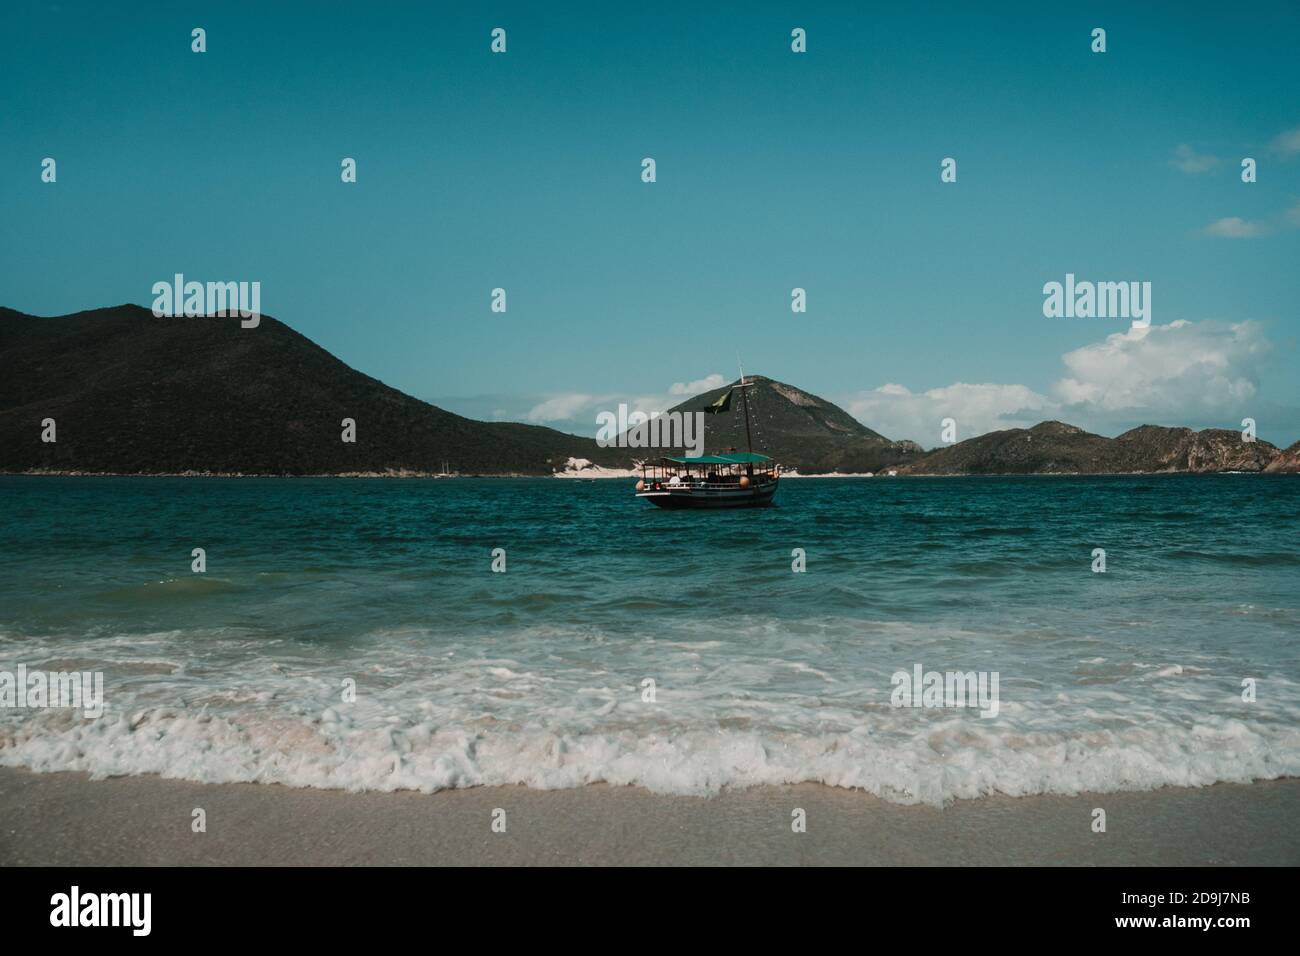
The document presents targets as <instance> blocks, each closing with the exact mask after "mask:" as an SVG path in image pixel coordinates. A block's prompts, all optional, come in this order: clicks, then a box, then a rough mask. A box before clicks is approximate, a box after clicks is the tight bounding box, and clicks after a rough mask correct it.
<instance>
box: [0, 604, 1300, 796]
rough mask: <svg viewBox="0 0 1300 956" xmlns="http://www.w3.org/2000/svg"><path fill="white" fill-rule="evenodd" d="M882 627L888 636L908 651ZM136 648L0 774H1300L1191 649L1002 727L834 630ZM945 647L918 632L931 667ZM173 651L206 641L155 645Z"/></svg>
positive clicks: (1055, 679) (31, 715)
mask: <svg viewBox="0 0 1300 956" xmlns="http://www.w3.org/2000/svg"><path fill="white" fill-rule="evenodd" d="M877 627H878V628H879V629H880V630H879V633H880V634H882V635H884V640H885V641H887V642H888V643H891V644H892V643H894V642H896V641H898V640H899V639H900V638H904V637H910V638H911V639H913V640H919V639H920V635H919V634H916V633H913V632H912V631H910V630H907V629H891V628H889V627H885V626H882V625H879V624H878V625H877ZM153 637H154V640H153V641H152V642H149V641H146V642H145V644H146V646H148V647H149V653H148V654H147V655H140V653H139V652H140V650H141V649H142V648H141V639H140V638H136V639H134V641H126V640H120V641H119V640H100V641H81V642H79V643H78V647H77V650H78V652H79V656H78V658H77V663H78V665H79V666H81V667H83V668H86V667H91V666H101V667H103V668H104V669H105V670H106V672H107V674H108V675H109V676H108V690H107V695H106V698H107V704H106V711H105V713H104V715H103V716H102V717H100V718H98V719H86V718H84V717H83V716H81V714H80V713H78V712H73V711H68V710H17V709H13V708H5V709H0V765H5V766H11V767H25V768H28V769H31V770H35V771H64V770H76V771H84V772H87V773H90V774H91V775H92V776H95V777H107V776H118V775H133V774H159V775H162V776H165V777H172V778H181V779H187V780H194V781H201V782H258V783H278V784H282V785H286V786H291V787H315V788H326V789H342V790H353V791H357V790H377V791H392V790H417V791H423V792H432V791H436V790H442V789H448V788H460V787H472V786H487V785H504V784H520V785H524V786H528V787H533V788H542V789H556V788H568V787H578V786H583V785H586V784H591V783H608V784H615V785H636V786H641V787H645V788H647V789H650V790H652V791H656V792H661V793H674V794H698V795H707V794H712V793H716V792H718V791H719V790H722V789H724V788H743V787H752V786H758V785H764V784H794V783H803V782H817V783H822V784H826V785H830V786H835V787H844V788H854V789H860V790H864V791H867V792H869V793H872V794H875V795H877V796H879V797H882V798H884V799H886V800H889V801H892V802H896V803H903V804H916V803H921V804H930V805H942V804H944V803H946V802H948V801H951V800H954V799H968V798H978V797H982V796H986V795H989V794H995V793H1001V794H1007V795H1010V796H1021V795H1028V794H1041V793H1058V794H1075V793H1080V792H1084V791H1096V792H1112V791H1118V790H1148V789H1154V788H1157V787H1161V786H1199V785H1207V784H1212V783H1216V782H1221V781H1224V782H1248V781H1251V780H1262V779H1275V778H1279V777H1288V776H1300V685H1297V684H1295V683H1292V682H1290V681H1288V680H1287V679H1285V678H1283V677H1281V676H1278V675H1271V676H1269V675H1265V676H1263V677H1262V678H1261V681H1260V683H1261V686H1264V687H1266V688H1267V693H1266V694H1261V695H1260V696H1261V700H1260V701H1259V702H1256V703H1250V704H1247V703H1245V702H1243V701H1241V700H1240V697H1239V690H1238V689H1237V688H1236V682H1235V678H1234V679H1233V680H1232V681H1229V680H1227V679H1226V678H1225V676H1224V675H1223V674H1222V673H1220V672H1218V671H1217V670H1216V669H1215V668H1213V667H1209V666H1205V662H1204V661H1197V662H1195V663H1194V662H1193V661H1192V660H1190V659H1188V660H1184V661H1183V662H1181V663H1180V662H1173V661H1168V660H1158V659H1157V660H1136V661H1131V660H1123V661H1121V660H1113V659H1110V658H1099V657H1094V656H1086V657H1085V656H1076V657H1075V658H1074V659H1073V663H1072V665H1071V667H1070V673H1069V676H1068V677H1067V678H1065V679H1064V680H1063V679H1062V678H1061V677H1060V676H1059V675H1060V674H1061V673H1062V670H1061V669H1060V668H1053V669H1052V670H1050V671H1048V670H1042V671H1041V672H1039V673H1037V674H1028V673H1025V674H1021V675H1020V676H1017V675H1015V674H1008V673H1004V674H1003V675H1002V677H1003V680H1002V686H1001V694H1000V698H1001V699H1000V711H999V713H998V716H996V717H994V718H984V717H981V716H979V712H978V711H976V710H973V709H972V710H960V709H951V708H949V709H944V708H934V709H912V708H896V707H892V706H890V690H891V685H890V681H889V671H890V668H891V667H895V666H899V665H901V664H905V661H903V660H899V661H896V662H893V663H891V664H890V665H889V666H883V665H882V666H876V665H865V664H862V663H859V665H858V666H856V667H854V668H849V667H847V666H845V664H844V660H843V659H842V658H841V659H840V660H839V664H838V666H836V667H827V666H826V663H825V661H823V660H819V657H824V656H825V655H826V654H827V653H829V651H828V648H830V647H831V646H832V645H834V644H835V642H836V639H835V638H834V637H826V638H823V639H822V640H820V641H808V640H807V639H806V638H805V639H804V642H803V646H804V649H805V651H806V652H807V653H806V655H805V656H806V659H792V658H791V657H790V655H788V654H781V653H776V650H777V648H776V647H775V646H774V645H773V644H771V643H770V642H764V641H762V640H761V639H760V637H761V633H760V632H759V631H757V630H754V631H751V632H749V637H750V639H751V641H752V642H753V644H754V646H753V647H752V648H751V649H750V652H748V653H738V652H737V649H736V647H735V645H734V644H731V643H728V642H726V641H721V640H705V639H700V640H689V641H644V640H635V639H628V638H616V637H609V636H606V637H605V638H604V639H602V640H600V641H593V640H592V639H591V635H590V634H589V633H588V634H585V635H579V634H578V633H577V632H575V633H573V634H567V633H559V632H554V631H551V632H548V633H547V635H546V640H539V635H537V634H536V633H529V634H527V635H520V636H519V640H518V641H517V642H515V645H514V646H513V648H512V650H514V651H519V650H522V649H523V648H524V647H525V646H536V645H537V644H543V645H544V646H545V647H546V650H545V652H544V653H542V654H541V655H540V656H538V657H537V658H532V659H530V658H526V657H524V656H523V655H522V654H514V655H501V654H491V653H484V652H483V650H482V649H480V648H479V647H478V644H479V643H481V642H467V643H466V644H464V645H461V646H455V647H444V648H439V649H438V651H437V652H431V650H430V649H429V648H428V647H427V646H426V645H425V641H424V640H423V636H422V634H421V632H419V631H418V630H404V629H391V630H388V631H385V632H383V633H379V634H375V635H372V637H371V640H370V642H369V644H368V645H367V647H368V649H367V650H365V651H362V650H359V649H358V648H357V647H353V648H351V649H349V651H348V653H347V654H345V655H342V656H340V657H339V658H337V659H333V660H329V659H326V658H324V656H323V655H321V654H320V653H318V652H317V653H312V654H303V653H301V650H302V649H301V648H298V652H297V653H295V648H294V645H293V644H292V642H286V644H285V645H283V646H280V647H277V648H274V649H270V648H268V647H267V646H266V645H265V643H262V644H259V645H256V647H254V645H253V644H252V643H250V642H246V641H243V640H241V639H239V638H238V636H237V635H230V636H229V637H228V639H227V640H226V641H224V642H222V641H214V640H212V639H211V636H209V637H208V640H206V641H205V642H196V641H195V640H193V635H192V634H184V633H183V632H182V633H178V634H176V635H154V636H153ZM701 637H702V635H701ZM954 637H957V635H953V634H949V635H936V634H935V633H933V632H931V633H929V635H928V638H929V640H930V642H931V644H930V646H929V648H928V650H929V652H930V653H931V655H937V653H938V652H937V651H936V650H935V648H936V647H937V646H939V644H940V643H947V644H950V645H951V643H952V641H953V639H954ZM579 638H581V639H579ZM180 640H184V641H185V643H186V644H187V645H188V646H190V647H191V648H193V647H195V646H196V645H197V646H204V647H207V648H208V649H209V651H208V653H207V654H206V655H198V656H191V657H190V658H189V659H188V660H184V661H182V660H181V659H179V657H178V656H169V654H168V652H169V651H174V649H175V643H176V642H177V641H180ZM961 643H962V644H964V645H972V644H977V643H978V639H977V638H972V637H971V636H970V635H964V636H962V640H961ZM1073 643H1077V642H1073ZM50 650H55V649H54V648H50ZM254 650H255V651H256V653H255V654H254V653H253V652H254ZM271 650H274V653H273V654H272V653H270V651H271ZM223 655H224V656H223ZM884 656H890V655H884ZM137 657H138V659H137ZM145 657H147V658H148V660H149V661H150V662H151V666H148V667H143V666H139V665H140V664H142V663H143V662H144V660H145ZM934 659H935V660H936V661H937V660H938V659H939V658H938V657H937V656H935V657H934ZM48 660H49V661H50V662H54V661H55V660H57V658H53V657H51V658H49V659H48ZM162 662H169V663H168V666H166V667H164V666H159V665H160V663H162ZM0 666H9V665H8V663H4V662H0ZM647 674H655V675H657V676H656V684H655V695H654V699H653V700H650V699H647V698H648V696H649V695H648V694H647V691H646V685H645V683H644V675H647ZM348 680H354V681H355V685H356V699H355V701H350V700H345V699H344V694H343V690H344V688H345V687H346V686H347V685H346V684H345V682H346V681H348Z"/></svg>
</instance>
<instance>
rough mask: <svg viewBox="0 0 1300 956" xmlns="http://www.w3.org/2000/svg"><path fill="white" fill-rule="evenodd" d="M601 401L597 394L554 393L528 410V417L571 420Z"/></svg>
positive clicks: (532, 420) (533, 418) (558, 420)
mask: <svg viewBox="0 0 1300 956" xmlns="http://www.w3.org/2000/svg"><path fill="white" fill-rule="evenodd" d="M599 401H600V399H599V398H598V397H597V396H595V395H588V394H586V393H585V392H569V393H568V394H565V395H554V396H552V397H551V398H548V399H546V400H545V401H543V402H539V403H537V404H536V405H534V406H533V407H532V408H530V409H529V410H528V415H527V418H528V420H529V421H530V422H561V421H569V420H571V419H572V418H573V417H574V416H575V415H577V414H578V412H580V411H581V410H582V409H584V408H587V407H589V406H592V405H594V404H596V403H598V402H599ZM593 417H594V416H593Z"/></svg>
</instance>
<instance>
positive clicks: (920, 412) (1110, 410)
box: [845, 321, 1270, 448]
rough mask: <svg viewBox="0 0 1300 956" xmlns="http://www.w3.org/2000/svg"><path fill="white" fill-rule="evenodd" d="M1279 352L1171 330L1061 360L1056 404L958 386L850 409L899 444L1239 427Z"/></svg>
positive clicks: (1211, 327)
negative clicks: (1049, 428)
mask: <svg viewBox="0 0 1300 956" xmlns="http://www.w3.org/2000/svg"><path fill="white" fill-rule="evenodd" d="M1269 350H1270V346H1269V344H1268V342H1267V341H1266V340H1265V339H1264V336H1263V333H1262V331H1261V329H1260V327H1259V325H1258V324H1257V323H1254V322H1238V323H1224V322H1209V321H1206V322H1187V321H1178V322H1172V323H1170V324H1169V325H1152V326H1149V327H1147V328H1132V327H1130V328H1128V329H1126V330H1125V331H1123V332H1117V333H1115V334H1113V335H1108V336H1107V337H1106V338H1105V339H1104V340H1103V341H1101V342H1097V343H1094V344H1092V345H1086V346H1084V347H1083V348H1079V349H1075V350H1074V351H1072V352H1067V353H1066V354H1065V355H1063V356H1062V357H1061V361H1062V364H1064V366H1065V371H1066V374H1065V375H1064V376H1063V377H1062V378H1060V379H1059V380H1057V381H1056V382H1055V383H1054V384H1053V385H1052V387H1051V388H1050V390H1049V394H1048V395H1043V394H1040V393H1038V392H1035V391H1034V390H1033V389H1031V388H1029V387H1027V386H1025V385H1004V384H991V383H985V384H980V385H973V384H966V383H964V382H958V383H956V384H954V385H948V386H945V387H942V388H932V389H929V390H928V391H925V392H912V391H911V390H909V389H908V388H906V387H904V386H902V385H897V384H888V385H882V386H880V387H879V388H876V389H873V390H871V391H866V392H860V393H858V394H856V395H854V396H851V397H850V398H849V399H848V400H847V401H846V403H845V407H846V409H847V410H848V412H849V413H850V414H852V415H853V416H854V417H855V418H857V419H858V420H859V421H861V422H863V423H864V424H865V425H867V426H868V427H870V428H873V429H875V430H876V431H879V432H880V433H881V434H883V435H887V436H889V437H890V438H911V439H913V440H914V441H918V442H920V443H921V444H922V445H924V446H925V447H927V448H929V447H933V446H935V445H937V444H939V433H940V422H941V421H942V420H943V419H944V418H952V419H954V420H955V421H956V422H957V437H958V439H959V440H961V439H966V438H971V437H974V436H975V435H981V434H984V433H985V432H990V431H998V430H1000V429H1004V428H1024V427H1027V426H1030V425H1034V424H1036V423H1037V422H1039V421H1042V420H1044V419H1059V420H1061V421H1066V422H1069V423H1070V424H1072V425H1078V426H1080V427H1081V428H1085V429H1087V430H1089V431H1097V432H1103V433H1114V432H1116V431H1121V430H1124V429H1126V428H1130V427H1132V426H1133V425H1138V424H1143V423H1152V424H1188V425H1191V424H1195V423H1197V422H1220V423H1222V422H1229V423H1231V422H1233V421H1234V420H1236V421H1239V420H1240V418H1241V416H1242V415H1243V414H1246V413H1249V412H1250V407H1249V406H1251V405H1252V403H1254V401H1255V397H1256V393H1257V391H1258V386H1259V371H1260V368H1261V366H1262V363H1263V361H1264V359H1265V357H1266V356H1267V354H1268V352H1269Z"/></svg>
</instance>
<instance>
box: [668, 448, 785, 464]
mask: <svg viewBox="0 0 1300 956" xmlns="http://www.w3.org/2000/svg"><path fill="white" fill-rule="evenodd" d="M663 460H664V461H671V462H674V463H676V464H678V465H756V464H758V463H759V462H763V461H771V460H772V459H771V458H769V457H768V456H767V455H756V454H754V453H753V452H744V451H739V452H728V453H727V454H725V455H701V456H700V457H699V458H669V457H665V458H664V459H663Z"/></svg>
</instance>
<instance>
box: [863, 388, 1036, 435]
mask: <svg viewBox="0 0 1300 956" xmlns="http://www.w3.org/2000/svg"><path fill="white" fill-rule="evenodd" d="M1052 407H1053V403H1052V401H1051V400H1050V399H1048V398H1047V397H1045V396H1043V395H1039V394H1038V393H1037V392H1035V391H1034V390H1033V389H1031V388H1028V387H1027V386H1024V385H994V384H981V385H975V384H967V383H965V382H957V383H956V384H953V385H947V386H944V387H943V388H932V389H929V390H928V391H925V392H913V391H911V390H910V389H908V388H906V387H904V386H902V385H896V384H889V385H882V386H880V387H879V388H877V389H873V390H872V391H869V392H860V393H859V394H857V395H856V396H854V397H853V398H851V399H849V401H848V404H847V406H846V408H845V410H846V411H847V412H848V413H849V414H850V415H852V416H853V417H854V418H856V419H858V421H860V422H863V423H864V424H866V425H867V426H868V427H870V428H872V429H874V430H875V431H878V432H880V433H881V434H882V435H886V436H888V437H889V438H910V439H912V440H913V441H916V442H919V443H920V444H922V445H924V446H925V447H927V448H929V447H932V446H934V445H937V444H939V441H940V437H939V436H940V432H941V431H942V428H943V426H942V424H941V422H942V421H943V420H944V419H945V418H952V419H954V420H955V421H956V422H957V438H958V440H961V439H966V438H972V437H974V436H975V435H982V434H984V433H985V432H991V431H998V430H1000V429H1003V428H1024V427H1027V426H1029V425H1034V424H1036V423H1037V422H1039V421H1041V420H1042V419H1043V418H1044V417H1047V415H1048V413H1049V412H1050V411H1051V409H1052Z"/></svg>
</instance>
